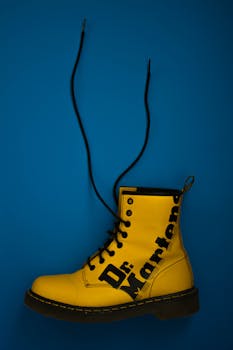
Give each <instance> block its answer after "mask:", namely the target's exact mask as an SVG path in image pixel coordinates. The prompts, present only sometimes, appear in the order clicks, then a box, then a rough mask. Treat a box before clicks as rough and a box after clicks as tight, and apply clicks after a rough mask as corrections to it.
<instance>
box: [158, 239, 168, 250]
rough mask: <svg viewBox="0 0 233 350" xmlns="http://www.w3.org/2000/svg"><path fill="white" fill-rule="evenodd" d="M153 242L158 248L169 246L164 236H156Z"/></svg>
mask: <svg viewBox="0 0 233 350" xmlns="http://www.w3.org/2000/svg"><path fill="white" fill-rule="evenodd" d="M155 243H157V244H158V246H159V247H160V248H166V249H167V248H168V246H169V242H168V241H167V240H166V238H160V237H158V238H156V241H155Z"/></svg>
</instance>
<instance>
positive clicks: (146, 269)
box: [140, 262, 155, 280]
mask: <svg viewBox="0 0 233 350" xmlns="http://www.w3.org/2000/svg"><path fill="white" fill-rule="evenodd" d="M154 268H155V266H153V265H151V264H150V263H148V262H147V263H145V265H144V266H143V267H142V268H141V270H140V275H141V276H142V278H145V279H146V280H147V278H148V277H149V276H150V274H151V273H152V272H153V270H154Z"/></svg>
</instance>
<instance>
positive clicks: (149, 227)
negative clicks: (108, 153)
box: [84, 187, 192, 299]
mask: <svg viewBox="0 0 233 350" xmlns="http://www.w3.org/2000/svg"><path fill="white" fill-rule="evenodd" d="M181 202H182V191H180V190H171V189H150V188H140V187H121V188H120V194H119V210H118V214H119V216H120V217H121V218H122V219H123V221H124V222H121V223H120V225H119V232H118V233H117V241H115V240H113V241H112V242H111V244H110V245H109V246H108V249H107V250H106V251H104V252H103V254H102V257H103V260H102V261H99V256H98V255H97V256H96V257H94V258H93V259H92V264H93V265H94V266H95V268H94V270H93V271H90V268H89V266H85V267H84V274H85V279H86V281H87V283H88V284H89V285H95V286H97V285H99V286H100V285H109V286H111V287H113V288H116V289H120V290H122V291H125V292H126V293H127V294H128V295H129V296H130V297H131V298H132V299H139V298H140V295H144V294H145V291H147V294H148V293H150V290H149V287H148V286H149V285H150V286H151V288H152V290H153V291H152V293H153V294H154V295H155V294H156V291H154V287H153V279H154V278H155V276H158V274H159V273H160V272H161V271H164V270H166V269H168V270H169V269H170V267H171V266H173V265H174V264H176V263H178V262H179V261H183V260H184V261H183V262H182V263H179V264H178V265H177V269H175V271H174V270H173V272H172V274H173V275H174V273H176V271H178V270H179V271H180V272H181V274H182V275H184V271H185V275H186V274H187V273H186V272H187V271H188V275H189V276H188V278H187V280H188V283H185V285H186V284H187V288H189V287H191V284H192V271H191V269H190V264H189V261H188V259H187V254H186V252H185V249H184V247H183V243H182V238H181V232H180V210H181ZM109 252H111V255H110V254H109ZM181 265H182V266H181ZM167 278H169V279H170V274H169V277H167ZM167 278H166V279H167ZM178 279H179V277H178ZM165 284H167V282H165ZM178 284H179V283H178ZM160 286H161V287H163V285H162V284H161V285H160ZM174 286H175V291H176V289H177V287H176V283H175V284H174ZM178 289H179V286H178ZM172 292H173V290H172Z"/></svg>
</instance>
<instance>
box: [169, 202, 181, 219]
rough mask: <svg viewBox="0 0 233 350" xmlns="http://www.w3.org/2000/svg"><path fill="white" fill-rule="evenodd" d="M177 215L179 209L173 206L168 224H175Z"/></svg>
mask: <svg viewBox="0 0 233 350" xmlns="http://www.w3.org/2000/svg"><path fill="white" fill-rule="evenodd" d="M178 213H179V207H178V206H177V205H175V206H174V207H173V208H172V213H171V215H170V218H169V221H170V222H176V221H177V216H178Z"/></svg>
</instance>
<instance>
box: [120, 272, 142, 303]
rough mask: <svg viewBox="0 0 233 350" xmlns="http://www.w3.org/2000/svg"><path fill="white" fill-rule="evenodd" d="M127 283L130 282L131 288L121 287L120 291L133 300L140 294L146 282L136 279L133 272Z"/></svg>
mask: <svg viewBox="0 0 233 350" xmlns="http://www.w3.org/2000/svg"><path fill="white" fill-rule="evenodd" d="M127 281H128V282H129V286H121V287H120V289H122V290H123V291H124V292H126V293H128V294H129V295H130V296H131V298H132V299H135V298H136V296H137V295H138V292H140V290H141V289H142V287H143V286H144V284H145V283H146V282H141V281H140V280H139V279H137V278H136V277H135V273H133V272H131V274H130V275H129V277H128V278H127Z"/></svg>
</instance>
